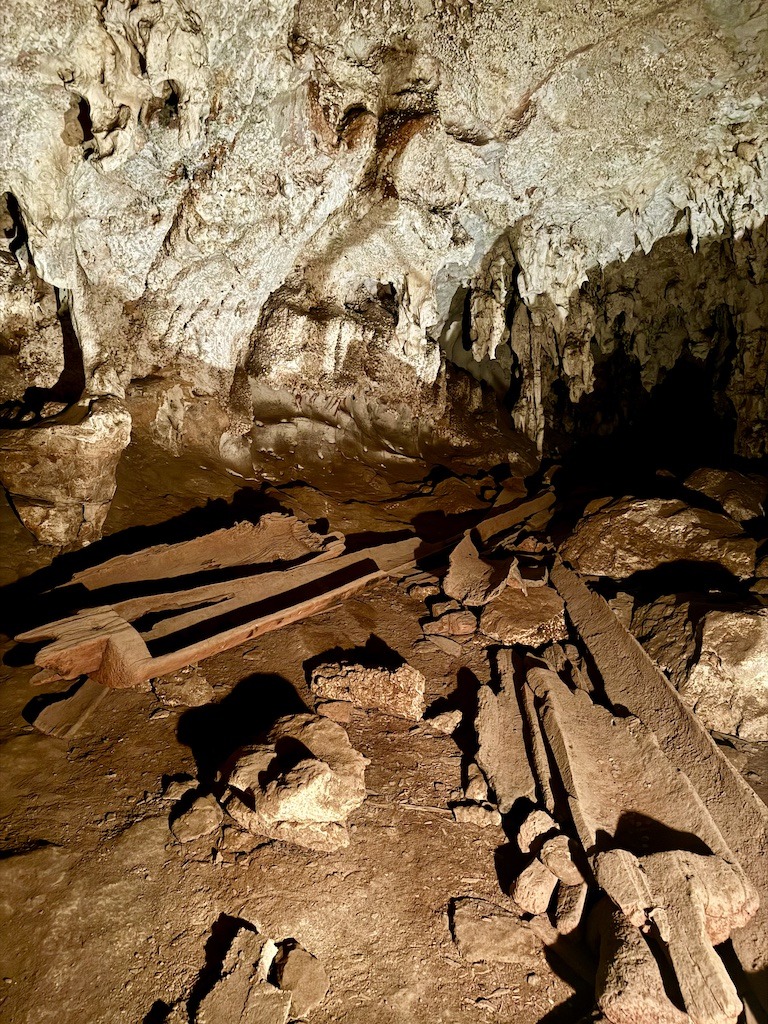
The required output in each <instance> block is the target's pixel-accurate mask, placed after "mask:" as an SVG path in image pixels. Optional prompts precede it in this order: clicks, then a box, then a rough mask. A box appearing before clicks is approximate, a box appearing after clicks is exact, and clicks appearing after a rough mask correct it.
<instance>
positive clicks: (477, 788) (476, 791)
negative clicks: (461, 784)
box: [464, 761, 488, 804]
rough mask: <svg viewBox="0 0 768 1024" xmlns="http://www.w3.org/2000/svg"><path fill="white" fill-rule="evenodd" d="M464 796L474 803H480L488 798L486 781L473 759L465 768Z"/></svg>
mask: <svg viewBox="0 0 768 1024" xmlns="http://www.w3.org/2000/svg"><path fill="white" fill-rule="evenodd" d="M464 796H465V797H466V798H467V800H471V801H472V802H473V803H476V804H482V803H485V802H486V801H487V800H488V783H487V782H486V781H485V776H484V775H483V773H482V772H481V771H480V769H479V768H478V766H477V765H476V764H475V763H474V761H473V762H472V764H470V766H469V768H468V769H467V785H466V787H465V789H464Z"/></svg>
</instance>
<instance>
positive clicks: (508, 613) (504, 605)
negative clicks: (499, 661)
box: [480, 587, 568, 647]
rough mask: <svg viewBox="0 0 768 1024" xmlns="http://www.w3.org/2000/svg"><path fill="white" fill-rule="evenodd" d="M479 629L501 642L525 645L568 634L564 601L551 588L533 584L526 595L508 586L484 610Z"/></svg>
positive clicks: (540, 644) (561, 637)
mask: <svg viewBox="0 0 768 1024" xmlns="http://www.w3.org/2000/svg"><path fill="white" fill-rule="evenodd" d="M480 630H481V632H483V633H485V635H486V636H489V637H490V638H491V639H492V640H498V641H499V643H502V644H509V645H512V644H523V645H524V646H526V647H541V646H542V645H543V644H546V643H550V642H551V641H552V640H564V639H565V638H566V637H567V636H568V628H567V626H566V624H565V614H564V607H563V602H562V599H561V598H560V596H559V595H558V593H557V591H556V590H553V589H552V587H534V588H531V589H530V590H529V591H528V593H527V594H526V593H525V592H524V591H522V590H517V589H515V588H513V587H507V588H506V589H505V590H504V591H503V592H502V593H501V594H500V595H499V596H498V597H496V598H494V599H493V600H492V601H490V602H489V603H488V604H487V605H486V606H485V608H484V609H483V614H482V616H481V618H480Z"/></svg>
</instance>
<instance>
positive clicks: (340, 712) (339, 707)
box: [316, 700, 354, 725]
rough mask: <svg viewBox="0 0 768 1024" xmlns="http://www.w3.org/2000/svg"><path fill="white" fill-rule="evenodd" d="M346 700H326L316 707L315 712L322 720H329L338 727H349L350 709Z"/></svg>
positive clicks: (350, 705) (351, 706)
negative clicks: (337, 724)
mask: <svg viewBox="0 0 768 1024" xmlns="http://www.w3.org/2000/svg"><path fill="white" fill-rule="evenodd" d="M353 706H354V705H352V704H350V702H349V701H348V700H326V701H322V702H321V703H320V704H318V705H317V708H316V711H317V713H318V715H321V716H322V717H323V718H330V719H331V721H333V722H338V723H339V725H349V723H350V722H351V721H352V708H353Z"/></svg>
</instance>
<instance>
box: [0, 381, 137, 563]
mask: <svg viewBox="0 0 768 1024" xmlns="http://www.w3.org/2000/svg"><path fill="white" fill-rule="evenodd" d="M130 439H131V417H130V415H129V413H128V411H127V410H126V409H125V408H124V406H123V405H122V404H121V403H120V402H119V401H118V400H117V399H115V398H97V399H91V400H90V401H87V400H86V401H83V402H81V403H79V404H78V405H76V406H74V407H73V408H72V409H69V410H68V411H67V412H66V413H65V414H63V415H62V416H60V417H58V418H57V420H56V421H54V422H51V421H45V422H42V423H40V424H38V425H35V426H29V427H25V428H23V429H21V430H4V431H2V436H1V437H0V484H2V486H3V487H4V488H5V489H6V491H7V492H8V497H9V498H10V501H11V503H12V504H13V507H14V509H15V510H16V513H17V515H18V517H19V519H20V520H21V521H22V523H23V524H24V525H25V526H26V528H27V529H28V530H29V531H30V532H31V533H32V534H33V535H34V536H35V537H36V539H37V540H38V541H40V542H41V543H42V544H50V545H52V546H55V547H68V546H69V545H77V546H82V545H84V544H90V543H92V542H93V541H95V540H98V539H99V538H100V537H101V530H102V527H103V525H104V520H105V519H106V517H107V512H108V511H109V506H110V504H111V502H112V498H113V497H114V494H115V487H116V481H115V474H116V472H117V464H118V462H119V461H120V456H121V455H122V453H123V449H124V448H125V447H126V446H127V444H128V442H129V441H130Z"/></svg>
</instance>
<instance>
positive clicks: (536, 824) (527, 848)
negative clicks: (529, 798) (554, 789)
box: [517, 808, 557, 853]
mask: <svg viewBox="0 0 768 1024" xmlns="http://www.w3.org/2000/svg"><path fill="white" fill-rule="evenodd" d="M555 832H557V824H556V822H555V820H554V818H553V817H552V816H551V815H550V814H548V813H547V811H542V810H541V809H540V808H536V809H535V810H533V811H531V813H530V814H529V815H528V816H527V817H526V818H525V820H524V821H523V823H522V824H521V825H520V828H519V829H518V833H517V845H518V846H519V847H520V852H521V853H531V852H535V851H538V850H539V849H540V848H541V843H542V841H543V839H544V837H547V836H549V835H551V834H554V833H555Z"/></svg>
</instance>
